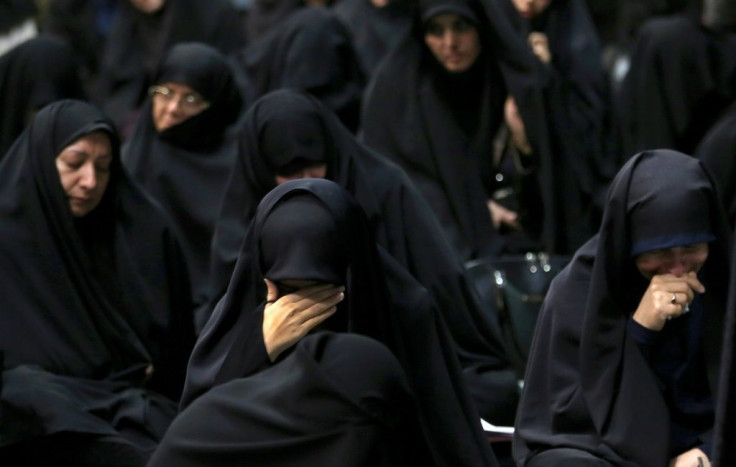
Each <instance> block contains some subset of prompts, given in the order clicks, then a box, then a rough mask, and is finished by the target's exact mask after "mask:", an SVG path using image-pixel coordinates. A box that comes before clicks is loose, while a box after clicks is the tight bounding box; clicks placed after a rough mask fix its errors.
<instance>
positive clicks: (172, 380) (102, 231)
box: [0, 100, 194, 466]
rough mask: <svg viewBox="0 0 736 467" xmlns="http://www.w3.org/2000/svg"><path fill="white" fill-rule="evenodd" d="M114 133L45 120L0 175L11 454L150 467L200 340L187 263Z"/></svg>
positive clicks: (0, 444)
mask: <svg viewBox="0 0 736 467" xmlns="http://www.w3.org/2000/svg"><path fill="white" fill-rule="evenodd" d="M119 147H120V146H119V141H118V136H117V133H116V132H115V129H114V127H113V124H112V122H111V121H110V120H109V119H108V118H107V117H105V116H104V115H103V114H102V113H101V112H100V111H99V110H97V109H96V108H94V107H92V106H91V105H89V104H86V103H83V102H80V101H70V100H67V101H59V102H57V103H54V104H51V105H49V106H47V107H45V108H44V109H43V110H41V111H40V112H39V113H38V114H37V115H36V116H35V118H34V119H33V121H32V122H31V123H30V125H29V127H28V128H27V129H26V130H25V131H24V133H23V134H22V135H21V136H20V137H19V138H18V140H17V141H16V143H15V144H14V145H13V147H12V148H11V149H10V151H9V152H8V153H7V155H6V157H5V159H4V160H3V161H2V163H1V164H0V199H2V202H1V203H0V218H2V222H1V223H0V237H2V239H3V241H2V243H1V244H0V295H1V296H2V297H3V300H2V302H3V303H2V306H0V346H1V347H0V351H2V352H1V353H2V355H3V360H4V361H3V366H2V368H3V370H2V380H1V381H2V387H1V393H0V400H1V402H2V408H3V411H2V420H1V422H2V423H1V425H0V456H1V457H2V458H3V459H16V460H17V461H18V462H19V465H80V466H99V465H110V466H140V465H143V464H145V461H146V459H147V457H148V456H149V455H150V453H151V452H152V451H153V450H154V448H155V447H156V445H157V443H158V441H159V440H160V438H161V437H162V436H163V433H164V431H165V430H166V428H167V426H168V424H169V422H170V421H171V420H172V419H173V417H174V415H175V414H176V403H177V402H176V401H177V400H178V399H179V396H180V394H181V390H182V386H183V383H184V375H185V369H186V362H187V358H188V356H189V353H190V351H191V349H192V345H193V342H194V333H193V317H192V313H191V304H190V303H191V302H190V300H189V297H190V291H189V282H188V278H187V276H186V265H185V264H184V262H183V259H182V255H181V252H180V250H179V248H178V245H177V243H176V241H175V239H174V237H173V235H172V232H171V231H170V230H169V227H168V224H167V223H166V221H165V215H164V214H163V212H161V211H160V209H159V208H157V207H156V206H155V205H154V204H153V202H152V201H151V200H150V199H149V198H148V197H146V196H145V195H144V194H143V193H142V192H141V191H140V190H139V189H138V188H136V186H135V185H133V184H132V183H131V181H130V180H129V179H128V178H127V176H126V175H125V172H124V171H123V169H122V166H121V165H120V152H119Z"/></svg>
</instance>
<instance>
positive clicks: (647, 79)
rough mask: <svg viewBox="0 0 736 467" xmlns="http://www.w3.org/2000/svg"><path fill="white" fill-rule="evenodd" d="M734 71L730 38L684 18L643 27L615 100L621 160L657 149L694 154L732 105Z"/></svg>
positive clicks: (734, 38)
mask: <svg viewBox="0 0 736 467" xmlns="http://www.w3.org/2000/svg"><path fill="white" fill-rule="evenodd" d="M734 70H736V35H734V34H733V33H726V32H724V33H716V32H713V31H710V30H708V29H707V28H705V27H704V26H702V25H700V24H699V22H698V21H697V20H695V19H693V18H690V17H688V16H670V17H663V18H656V19H652V20H651V21H648V22H647V23H646V24H644V25H643V26H642V28H641V30H640V32H639V35H638V37H637V40H636V43H635V45H634V50H633V53H632V56H631V68H630V70H629V72H628V74H627V75H626V79H625V80H624V84H623V88H622V90H621V96H620V98H619V99H618V101H619V105H620V111H619V114H620V116H619V119H620V125H621V137H622V138H623V153H622V154H621V157H622V158H623V159H624V160H625V159H627V158H628V157H629V156H631V155H633V154H636V153H637V152H639V151H643V150H648V149H657V148H667V149H675V150H678V151H682V152H684V153H686V154H692V153H693V152H694V151H695V148H696V147H697V145H698V143H699V142H700V141H701V139H702V138H703V136H704V134H705V133H706V132H707V130H708V129H709V128H710V127H711V126H712V125H713V124H714V123H715V120H716V119H717V117H718V115H720V113H721V112H722V111H723V110H724V109H725V108H726V107H727V106H728V104H729V103H730V102H731V100H732V99H733V95H734V88H733V81H732V80H733V77H734Z"/></svg>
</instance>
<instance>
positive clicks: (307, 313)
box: [298, 292, 345, 325]
mask: <svg viewBox="0 0 736 467" xmlns="http://www.w3.org/2000/svg"><path fill="white" fill-rule="evenodd" d="M344 299H345V294H344V293H343V292H339V293H337V294H334V295H331V296H329V297H326V298H325V299H324V300H320V301H319V302H317V303H315V304H313V305H312V306H310V307H309V308H306V309H304V310H303V311H301V312H299V315H298V320H299V321H300V323H301V324H302V325H303V324H305V323H308V322H309V321H311V320H313V319H314V318H316V317H319V316H321V315H323V314H328V315H329V314H332V313H330V312H329V310H330V309H331V308H336V306H337V304H338V303H340V302H341V301H343V300H344ZM333 313H334V311H333ZM325 319H327V317H325Z"/></svg>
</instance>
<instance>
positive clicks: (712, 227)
mask: <svg viewBox="0 0 736 467" xmlns="http://www.w3.org/2000/svg"><path fill="white" fill-rule="evenodd" d="M670 174H677V176H676V177H673V176H671V175H670ZM678 207H679V208H680V209H678ZM695 208H699V210H700V211H702V212H705V213H707V214H705V215H701V214H697V215H695V217H690V216H689V215H687V214H692V212H693V209H695ZM642 219H644V220H646V222H642ZM634 222H636V226H635V225H634ZM680 234H689V235H688V237H689V238H690V240H681V242H684V244H690V243H691V242H697V241H699V240H697V239H698V238H700V239H701V240H702V238H703V237H699V236H701V235H705V236H706V237H707V238H712V237H715V239H714V240H713V241H711V242H710V243H709V255H708V260H707V262H706V263H705V265H704V266H703V268H702V269H701V270H700V272H699V274H698V276H699V278H700V280H701V282H702V283H703V284H704V285H705V287H706V289H707V290H706V292H705V294H704V295H703V296H702V297H698V298H699V300H702V305H703V306H702V307H699V312H702V313H705V314H704V315H701V316H704V317H705V319H703V320H699V321H700V322H704V324H702V327H701V328H700V330H701V333H700V334H698V335H697V336H696V340H697V343H696V344H695V345H694V346H692V347H690V346H688V348H687V350H686V352H687V357H688V358H689V359H691V360H689V361H688V363H687V368H686V370H685V374H684V375H683V376H682V377H683V378H685V377H692V375H693V372H695V373H698V374H699V375H700V376H702V379H700V382H701V383H702V387H705V388H706V392H709V394H705V395H704V394H703V393H702V391H700V389H693V388H681V389H682V391H683V393H688V391H694V392H693V394H697V397H699V398H700V397H706V398H709V397H710V396H714V397H715V391H716V389H717V384H716V382H715V380H716V379H717V366H718V359H719V355H720V350H721V346H720V344H721V334H722V330H723V317H724V315H725V306H726V298H727V285H728V280H727V278H728V274H729V267H728V263H727V261H728V258H729V257H730V255H729V248H730V243H729V242H730V231H729V228H728V225H727V223H726V220H725V216H724V213H723V209H722V208H721V206H720V202H719V200H718V197H717V195H716V193H715V190H714V188H713V182H712V180H711V178H710V177H709V176H708V174H707V172H706V170H704V168H703V166H702V165H701V164H700V162H698V160H697V159H695V158H692V157H690V156H686V155H684V154H681V153H677V152H674V151H668V150H658V151H651V152H644V153H641V154H639V155H637V156H635V157H633V158H632V159H631V160H630V161H629V162H628V163H627V164H626V165H625V166H624V167H623V168H622V169H621V171H620V172H619V174H618V175H617V176H616V178H615V179H614V181H613V184H612V186H611V189H610V191H609V196H608V200H607V204H606V210H605V212H604V217H603V223H602V225H601V229H600V231H599V233H598V235H597V236H595V237H593V238H592V239H591V240H590V241H589V242H588V243H586V244H585V245H583V246H582V247H581V248H580V249H579V250H578V251H577V253H576V255H575V257H574V258H573V261H572V262H571V263H570V265H569V266H568V267H567V268H565V269H564V270H563V271H562V272H560V274H559V275H558V276H557V277H556V278H555V281H554V282H553V284H552V287H551V288H550V290H549V293H548V294H547V297H546V299H545V302H544V304H543V306H542V310H541V312H540V315H539V320H538V321H537V328H536V333H535V336H534V342H533V344H532V350H531V354H530V358H529V362H528V365H527V371H526V378H525V386H524V393H523V394H522V399H521V404H520V406H519V414H518V416H517V420H516V434H515V438H514V457H515V458H516V461H517V462H520V463H521V464H522V465H524V463H525V462H527V461H529V459H530V458H531V457H533V456H534V455H535V454H537V453H539V452H541V451H544V450H547V449H552V448H563V447H567V448H576V449H580V450H584V451H588V452H590V453H592V454H594V455H596V456H598V457H601V458H603V459H605V460H606V461H608V462H611V463H613V464H614V465H627V466H628V465H631V466H634V465H637V466H640V465H666V464H667V462H668V461H669V459H670V458H671V456H672V455H673V454H675V453H672V452H669V451H670V421H671V419H670V414H671V413H674V412H675V411H676V410H677V408H673V406H672V404H673V400H672V398H673V397H674V396H672V395H671V392H667V393H666V394H665V393H663V392H662V390H661V389H660V388H661V387H662V386H663V383H661V382H660V380H659V377H658V376H656V375H655V371H654V370H653V369H652V368H651V367H650V364H649V363H648V362H647V360H645V357H644V354H643V352H642V351H641V350H640V348H639V346H638V345H637V343H636V342H635V341H634V339H633V338H632V337H631V336H630V335H629V334H628V324H629V323H628V321H629V320H630V319H631V318H630V316H631V314H632V313H633V312H634V311H635V310H636V308H637V306H638V305H639V302H640V300H641V297H642V296H643V294H644V292H645V290H646V288H647V287H648V285H649V281H647V280H646V279H645V278H644V277H643V276H642V274H641V273H640V272H639V271H638V270H637V268H636V264H635V261H634V258H633V257H632V254H636V253H637V251H644V250H647V249H648V248H647V247H646V246H643V245H645V244H647V243H648V244H649V245H650V246H652V245H657V246H659V247H664V248H666V247H668V246H667V245H668V243H667V242H663V241H662V240H663V239H666V240H669V239H671V238H673V237H676V236H678V235H680ZM682 244H683V243H680V245H682ZM691 313H695V312H691ZM690 319H691V315H685V316H683V317H681V318H677V319H676V320H673V321H672V322H669V323H668V324H666V325H665V329H664V330H663V331H662V332H669V331H668V329H670V328H669V327H671V326H674V327H672V329H679V326H681V325H683V324H684V325H687V324H690V322H691V321H689V320H690ZM678 320H683V321H680V322H678ZM708 383H710V385H709V384H708ZM708 387H709V388H710V389H709V390H708V389H707V388H708ZM698 391H700V392H698ZM690 409H691V410H692V413H689V414H683V413H679V412H678V415H677V416H678V419H677V420H676V421H677V422H678V423H682V424H685V425H697V424H703V423H705V424H706V426H705V427H702V426H701V428H704V430H703V431H704V432H705V431H707V430H708V428H709V427H712V426H713V425H712V423H713V419H712V416H713V414H712V407H711V409H710V410H711V411H710V413H709V409H708V407H707V406H706V405H703V408H701V407H697V408H694V409H693V408H690ZM701 410H703V412H702V413H701V412H699V411H701ZM704 420H705V421H704ZM708 420H710V422H708ZM672 421H673V422H675V419H672ZM707 423H710V425H707ZM676 454H679V453H676Z"/></svg>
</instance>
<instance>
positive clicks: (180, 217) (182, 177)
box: [123, 43, 243, 304]
mask: <svg viewBox="0 0 736 467" xmlns="http://www.w3.org/2000/svg"><path fill="white" fill-rule="evenodd" d="M154 82H155V83H165V82H175V83H183V84H186V85H188V86H190V87H191V88H192V89H194V90H195V91H197V92H198V93H199V94H200V95H202V97H204V98H205V99H206V100H207V101H208V102H209V103H210V105H209V107H208V108H207V109H205V110H204V111H203V112H201V113H200V114H197V115H195V116H193V117H191V118H189V119H187V120H186V121H184V122H182V123H180V124H178V125H175V126H173V127H171V128H168V129H166V130H164V131H162V132H160V133H159V132H158V131H156V129H155V127H154V124H153V117H152V107H153V105H152V101H151V99H150V98H149V100H148V102H147V103H146V105H145V106H144V108H143V114H142V115H141V118H140V120H139V122H138V125H137V128H136V132H135V134H134V135H133V137H132V138H131V141H130V143H129V144H127V145H126V146H125V147H124V150H123V162H124V164H125V167H126V168H127V169H128V171H129V172H130V174H131V175H132V176H133V178H134V179H135V180H136V181H137V182H138V183H140V184H141V185H142V186H143V187H144V188H145V189H146V190H147V191H148V192H149V193H150V194H151V195H153V197H154V198H156V200H157V201H158V202H159V203H161V205H162V207H163V208H164V209H165V210H166V211H167V213H168V214H169V216H170V217H171V219H172V221H173V226H174V229H175V231H176V233H177V235H178V237H179V239H180V240H181V242H182V247H183V250H184V254H185V256H186V259H187V264H188V266H189V276H190V278H191V282H192V292H193V293H194V301H195V304H201V303H203V302H204V301H205V299H206V288H207V276H208V271H209V267H210V266H209V264H210V243H211V240H212V233H213V232H214V228H215V221H216V216H217V211H218V209H219V206H220V202H221V200H222V193H223V189H224V185H225V181H226V180H227V178H228V176H229V174H230V171H231V168H232V165H233V163H234V162H235V157H236V151H237V147H236V143H235V139H234V136H233V135H230V134H229V133H228V130H229V129H232V128H233V126H234V124H235V121H236V120H237V118H238V116H239V114H240V111H241V109H242V107H243V100H242V97H241V95H240V92H239V90H238V88H237V86H236V84H235V82H234V78H233V72H232V70H231V68H230V65H229V63H228V61H227V60H226V58H225V57H224V56H223V55H222V54H220V52H218V51H217V50H216V49H215V48H213V47H211V46H208V45H205V44H200V43H182V44H178V45H176V46H174V47H173V48H172V49H171V50H170V51H169V53H168V54H167V55H166V58H165V60H164V62H163V64H162V65H161V68H160V69H159V71H158V74H157V75H156V80H155V81H154Z"/></svg>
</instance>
